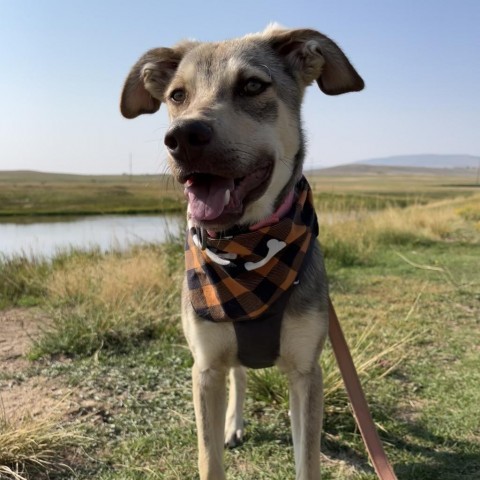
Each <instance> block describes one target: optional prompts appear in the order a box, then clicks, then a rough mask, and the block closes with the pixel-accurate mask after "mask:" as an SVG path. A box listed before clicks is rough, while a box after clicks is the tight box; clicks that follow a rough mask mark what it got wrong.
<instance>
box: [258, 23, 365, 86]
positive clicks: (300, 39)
mask: <svg viewBox="0 0 480 480" xmlns="http://www.w3.org/2000/svg"><path fill="white" fill-rule="evenodd" d="M264 35H265V36H266V37H267V38H268V39H269V41H270V43H271V45H272V47H273V48H274V49H275V50H276V51H277V52H278V53H280V54H281V55H283V56H284V57H285V58H286V59H287V61H288V62H289V64H290V65H291V67H292V68H293V69H294V70H295V71H296V72H297V74H298V75H299V77H300V79H301V80H302V82H303V83H304V86H307V85H310V84H311V83H312V82H313V81H314V80H316V81H317V83H318V86H319V87H320V89H321V90H322V92H324V93H326V94H327V95H339V94H341V93H347V92H358V91H359V90H362V89H363V87H364V86H365V84H364V82H363V79H362V77H360V75H359V74H358V73H357V71H356V70H355V68H353V66H352V64H351V63H350V62H349V60H348V58H347V57H346V56H345V54H344V53H343V52H342V50H341V49H340V48H339V47H338V45H337V44H336V43H335V42H333V41H332V40H330V39H329V38H328V37H327V36H325V35H323V34H322V33H320V32H317V31H315V30H310V29H300V30H284V29H281V28H278V27H276V26H273V27H270V28H267V30H266V31H265V32H264Z"/></svg>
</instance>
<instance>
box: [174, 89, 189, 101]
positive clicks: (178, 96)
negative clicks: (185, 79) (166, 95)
mask: <svg viewBox="0 0 480 480" xmlns="http://www.w3.org/2000/svg"><path fill="white" fill-rule="evenodd" d="M186 97H187V95H186V93H185V90H182V89H181V88H177V89H176V90H174V91H173V92H172V93H171V94H170V98H171V99H172V100H173V101H174V102H175V103H183V102H184V101H185V98H186Z"/></svg>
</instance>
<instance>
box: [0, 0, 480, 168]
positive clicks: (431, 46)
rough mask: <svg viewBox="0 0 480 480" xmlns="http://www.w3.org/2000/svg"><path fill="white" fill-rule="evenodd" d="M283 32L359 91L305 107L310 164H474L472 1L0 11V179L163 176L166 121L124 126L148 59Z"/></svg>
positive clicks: (477, 148)
mask: <svg viewBox="0 0 480 480" xmlns="http://www.w3.org/2000/svg"><path fill="white" fill-rule="evenodd" d="M272 21H277V22H279V23H281V24H283V25H285V26H287V27H292V28H293V27H312V28H316V29H318V30H319V31H321V32H323V33H325V34H327V35H328V36H330V37H331V38H332V39H334V40H335V41H336V42H337V43H338V44H339V45H340V46H341V47H342V48H343V50H344V51H345V52H346V54H347V55H348V57H349V58H350V60H351V61H352V63H353V64H354V65H355V67H356V68H357V70H358V71H359V73H360V74H361V75H362V76H363V78H364V79H365V82H366V85H367V87H366V89H365V90H364V91H363V92H361V93H355V94H348V95H343V96H340V97H327V96H325V95H323V94H322V93H321V92H320V90H319V89H318V88H316V87H314V86H312V87H311V88H310V89H309V91H308V93H307V96H306V102H305V105H304V124H305V130H306V132H307V136H308V145H309V147H308V153H307V160H306V165H307V167H311V166H320V167H321V166H329V165H335V164H340V163H347V162H353V161H357V160H361V159H366V158H374V157H380V156H388V155H396V154H415V153H466V154H472V155H480V28H479V24H480V1H478V0H416V1H415V0H402V1H401V0H396V1H395V0H336V1H333V0H329V1H322V0H316V1H306V0H297V1H295V2H293V1H291V0H289V1H283V0H275V1H270V0H267V1H260V0H242V1H240V2H236V1H232V2H226V1H225V0H223V1H208V0H203V1H202V0H196V1H191V0H182V1H181V2H179V1H174V2H171V3H169V2H167V1H165V0H157V1H152V0H136V1H135V2H133V1H128V2H127V1H123V0H118V1H113V0H103V1H100V0H96V1H93V0H82V1H79V0H69V1H65V0H62V1H58V0H42V1H38V0H28V1H27V0H0V68H1V70H0V112H1V115H0V170H17V169H31V170H41V171H57V172H74V173H122V172H127V171H128V168H129V157H130V154H131V156H132V159H133V172H134V173H161V172H164V171H165V152H164V148H163V136H164V132H165V128H166V125H167V117H166V115H165V109H164V108H161V109H160V113H159V114H156V115H152V116H143V117H139V118H137V119H135V120H125V119H123V118H122V117H121V116H120V113H119V110H118V101H119V95H120V91H121V88H122V84H123V80H124V79H125V76H126V75H127V73H128V71H129V69H130V67H131V66H132V65H133V63H134V62H135V61H136V60H137V58H138V57H139V56H140V55H141V54H142V53H143V52H144V51H146V50H148V49H150V48H152V47H157V46H169V45H172V44H173V43H175V42H177V41H178V40H180V39H182V38H187V37H188V38H195V39H197V40H205V41H215V40H221V39H224V38H230V37H235V36H239V35H244V34H245V33H249V32H253V31H259V30H262V29H263V28H264V27H265V26H266V25H267V24H268V23H269V22H272Z"/></svg>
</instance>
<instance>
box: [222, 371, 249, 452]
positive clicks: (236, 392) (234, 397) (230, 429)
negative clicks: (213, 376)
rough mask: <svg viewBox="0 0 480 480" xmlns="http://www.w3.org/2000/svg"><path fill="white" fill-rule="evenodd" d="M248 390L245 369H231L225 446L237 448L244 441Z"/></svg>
mask: <svg viewBox="0 0 480 480" xmlns="http://www.w3.org/2000/svg"><path fill="white" fill-rule="evenodd" d="M246 388H247V372H246V370H245V368H244V367H233V368H231V369H230V391H229V395H228V408H227V417H226V425H225V445H226V446H227V447H230V448H232V447H236V446H237V445H239V444H240V443H241V442H242V439H243V404H244V401H245V390H246Z"/></svg>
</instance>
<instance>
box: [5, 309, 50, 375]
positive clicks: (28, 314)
mask: <svg viewBox="0 0 480 480" xmlns="http://www.w3.org/2000/svg"><path fill="white" fill-rule="evenodd" d="M46 324H47V317H46V315H45V314H43V313H42V312H39V311H37V310H27V309H22V308H16V309H10V310H4V311H0V365H1V369H0V374H2V373H3V374H7V375H8V374H10V373H17V372H19V371H21V370H23V369H24V368H26V367H27V366H28V364H29V362H28V360H27V359H26V358H25V355H26V354H27V353H28V350H29V349H30V347H31V346H32V343H33V341H34V340H35V338H37V337H38V335H39V334H40V332H41V330H42V328H43V327H45V325H46Z"/></svg>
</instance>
